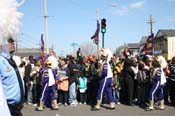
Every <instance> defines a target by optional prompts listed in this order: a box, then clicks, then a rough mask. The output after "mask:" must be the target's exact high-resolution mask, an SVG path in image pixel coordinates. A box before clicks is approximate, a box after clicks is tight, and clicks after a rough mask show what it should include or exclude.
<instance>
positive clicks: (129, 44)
mask: <svg viewBox="0 0 175 116" xmlns="http://www.w3.org/2000/svg"><path fill="white" fill-rule="evenodd" d="M127 47H128V48H139V46H138V43H128V44H127Z"/></svg>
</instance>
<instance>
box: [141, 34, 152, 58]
mask: <svg viewBox="0 0 175 116" xmlns="http://www.w3.org/2000/svg"><path fill="white" fill-rule="evenodd" d="M153 38H154V34H153V33H152V34H151V35H150V36H148V38H147V41H146V43H145V45H144V47H143V49H142V51H141V52H142V53H144V54H145V55H153V48H154V46H153Z"/></svg>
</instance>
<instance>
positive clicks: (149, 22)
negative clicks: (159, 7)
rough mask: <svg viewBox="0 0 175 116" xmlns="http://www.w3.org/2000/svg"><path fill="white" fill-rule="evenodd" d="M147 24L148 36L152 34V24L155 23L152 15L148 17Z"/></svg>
mask: <svg viewBox="0 0 175 116" xmlns="http://www.w3.org/2000/svg"><path fill="white" fill-rule="evenodd" d="M147 23H148V24H150V34H153V23H155V22H154V20H153V18H152V15H150V19H149V20H148V22H147Z"/></svg>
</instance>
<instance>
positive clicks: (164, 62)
mask: <svg viewBox="0 0 175 116" xmlns="http://www.w3.org/2000/svg"><path fill="white" fill-rule="evenodd" d="M156 60H157V61H158V62H159V63H160V65H161V67H162V68H165V67H166V66H167V62H166V60H165V57H163V56H157V57H156Z"/></svg>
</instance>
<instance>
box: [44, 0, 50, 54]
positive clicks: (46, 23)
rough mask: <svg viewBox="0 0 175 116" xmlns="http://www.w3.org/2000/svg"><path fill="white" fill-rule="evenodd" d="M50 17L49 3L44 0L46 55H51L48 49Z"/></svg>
mask: <svg viewBox="0 0 175 116" xmlns="http://www.w3.org/2000/svg"><path fill="white" fill-rule="evenodd" d="M47 18H48V16H47V2H46V0H44V22H45V38H46V53H47V54H48V53H49V48H48V19H47Z"/></svg>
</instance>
